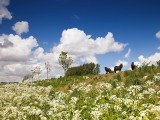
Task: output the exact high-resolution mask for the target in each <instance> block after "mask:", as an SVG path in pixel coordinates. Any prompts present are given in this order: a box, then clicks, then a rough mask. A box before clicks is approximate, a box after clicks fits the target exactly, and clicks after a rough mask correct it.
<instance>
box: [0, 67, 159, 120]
mask: <svg viewBox="0 0 160 120" xmlns="http://www.w3.org/2000/svg"><path fill="white" fill-rule="evenodd" d="M0 99H1V101H0V119H2V120H3V119H4V120H5V119H9V120H17V119H20V120H59V119H63V120H122V119H123V120H151V119H152V120H159V119H160V67H159V66H158V67H156V66H143V67H141V68H138V69H136V70H134V71H122V72H119V73H110V74H103V75H87V76H71V77H67V78H57V79H56V78H54V79H50V80H43V81H37V82H34V83H17V84H16V83H15V84H5V85H0Z"/></svg>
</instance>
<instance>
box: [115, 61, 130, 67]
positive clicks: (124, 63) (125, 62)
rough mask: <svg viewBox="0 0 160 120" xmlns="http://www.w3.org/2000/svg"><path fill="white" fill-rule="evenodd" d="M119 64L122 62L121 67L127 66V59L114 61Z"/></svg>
mask: <svg viewBox="0 0 160 120" xmlns="http://www.w3.org/2000/svg"><path fill="white" fill-rule="evenodd" d="M120 64H123V67H125V66H128V62H127V61H123V60H118V61H117V62H116V65H120Z"/></svg>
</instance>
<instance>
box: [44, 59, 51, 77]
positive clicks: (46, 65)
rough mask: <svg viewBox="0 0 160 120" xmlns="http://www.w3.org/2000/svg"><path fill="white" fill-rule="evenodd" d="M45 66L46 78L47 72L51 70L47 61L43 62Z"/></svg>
mask: <svg viewBox="0 0 160 120" xmlns="http://www.w3.org/2000/svg"><path fill="white" fill-rule="evenodd" d="M45 68H46V71H47V72H46V73H47V79H48V74H49V72H50V71H51V65H50V64H49V62H46V63H45Z"/></svg>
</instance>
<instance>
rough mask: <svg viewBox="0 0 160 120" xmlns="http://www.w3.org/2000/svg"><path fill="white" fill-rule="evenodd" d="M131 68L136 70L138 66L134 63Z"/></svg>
mask: <svg viewBox="0 0 160 120" xmlns="http://www.w3.org/2000/svg"><path fill="white" fill-rule="evenodd" d="M131 68H132V70H134V69H136V65H135V64H134V62H132V64H131Z"/></svg>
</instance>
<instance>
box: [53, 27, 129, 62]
mask: <svg viewBox="0 0 160 120" xmlns="http://www.w3.org/2000/svg"><path fill="white" fill-rule="evenodd" d="M125 46H126V44H124V43H119V42H116V41H115V40H114V37H113V34H112V33H111V32H108V34H107V35H106V36H105V37H98V38H96V39H95V40H94V39H93V38H91V35H86V34H85V33H84V31H82V30H78V29H77V28H72V29H67V30H64V31H63V32H62V37H61V39H60V43H59V44H58V45H57V46H54V47H53V51H54V52H56V53H60V52H61V51H67V52H68V53H69V54H70V55H72V56H73V57H74V58H75V60H77V59H79V60H81V61H82V62H83V61H88V60H89V58H88V56H92V58H94V59H90V60H91V61H92V60H93V62H95V61H97V60H96V58H95V55H96V54H105V53H108V52H120V51H122V50H123V49H124V47H125ZM86 56H87V57H86ZM90 58H91V57H90Z"/></svg>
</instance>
